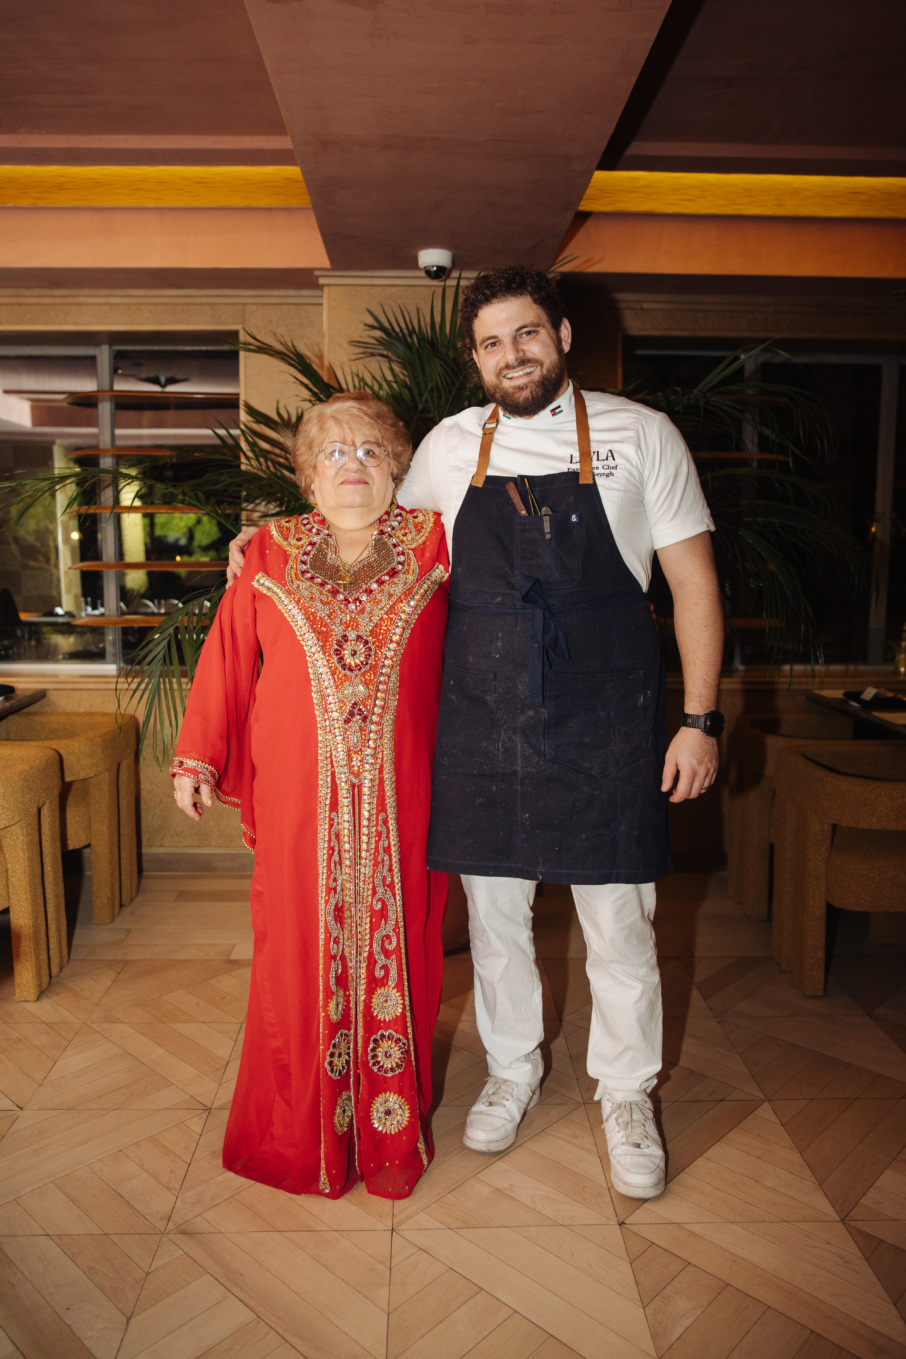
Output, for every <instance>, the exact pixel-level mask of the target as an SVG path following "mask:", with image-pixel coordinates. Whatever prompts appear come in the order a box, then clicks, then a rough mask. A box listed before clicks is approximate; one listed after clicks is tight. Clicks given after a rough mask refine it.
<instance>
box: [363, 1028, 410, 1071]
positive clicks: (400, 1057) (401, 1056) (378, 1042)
mask: <svg viewBox="0 0 906 1359" xmlns="http://www.w3.org/2000/svg"><path fill="white" fill-rule="evenodd" d="M408 1051H409V1043H408V1041H407V1040H406V1039H405V1038H404V1037H403V1035H402V1034H401V1033H394V1032H393V1030H392V1029H381V1031H380V1032H379V1033H376V1034H375V1035H374V1036H373V1038H372V1039H371V1042H370V1043H369V1044H368V1065H369V1066H370V1067H371V1070H372V1071H374V1072H376V1073H377V1074H378V1075H379V1076H398V1075H399V1074H400V1072H401V1071H402V1069H403V1067H404V1066H405V1065H406V1053H407V1052H408Z"/></svg>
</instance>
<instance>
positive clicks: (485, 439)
mask: <svg viewBox="0 0 906 1359" xmlns="http://www.w3.org/2000/svg"><path fill="white" fill-rule="evenodd" d="M499 419H500V413H499V407H497V406H495V407H494V409H493V410H492V411H491V414H490V415H489V416H488V418H487V420H485V422H484V425H483V426H482V430H481V447H480V448H479V450H478V466H477V467H476V469H475V475H474V477H473V478H472V485H473V486H483V485H484V479H485V477H486V476H487V475H488V463H489V462H490V461H491V444H492V443H493V442H494V435H495V433H496V432H497V422H498V420H499Z"/></svg>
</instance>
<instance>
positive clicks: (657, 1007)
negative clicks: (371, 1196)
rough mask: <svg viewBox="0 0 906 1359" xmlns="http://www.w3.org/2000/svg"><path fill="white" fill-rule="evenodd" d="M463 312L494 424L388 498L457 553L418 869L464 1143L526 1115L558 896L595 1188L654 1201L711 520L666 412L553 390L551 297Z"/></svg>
mask: <svg viewBox="0 0 906 1359" xmlns="http://www.w3.org/2000/svg"><path fill="white" fill-rule="evenodd" d="M461 317H462V321H463V325H464V328H465V331H466V336H467V339H468V341H469V344H470V347H471V350H472V357H473V359H474V360H475V363H476V365H477V366H478V371H479V373H480V375H481V380H482V384H483V386H484V389H485V392H486V393H487V396H488V398H489V405H487V406H482V407H472V408H471V409H469V410H466V411H463V412H461V413H460V414H458V415H453V416H450V417H449V418H448V419H446V420H443V421H441V423H440V424H439V425H437V426H436V428H435V429H433V430H432V431H431V433H430V434H429V435H428V436H427V438H426V439H425V440H424V441H423V442H422V444H421V445H420V447H419V449H418V450H417V452H416V454H415V456H414V458H413V461H412V464H411V467H410V470H409V472H408V474H407V476H406V478H405V480H404V482H403V483H402V485H401V486H400V489H399V493H398V497H399V501H400V503H401V504H402V505H405V506H407V507H408V508H422V509H428V510H436V511H439V512H440V513H441V514H442V516H443V519H444V524H445V527H446V534H447V542H448V545H449V548H450V553H451V577H450V618H449V624H448V628H447V639H446V650H445V661H444V689H443V697H442V700H441V711H440V722H439V728H438V740H437V751H436V757H435V765H434V779H433V785H432V807H431V831H430V836H429V842H428V863H429V866H430V867H431V868H434V869H440V870H446V871H448V872H451V873H459V874H461V875H462V880H463V885H464V887H465V892H466V897H467V899H468V905H469V931H470V937H471V949H472V959H473V965H474V969H475V1010H476V1018H477V1024H478V1031H479V1034H480V1036H481V1039H482V1042H483V1043H484V1046H485V1048H486V1050H487V1054H488V1072H489V1077H488V1080H487V1082H486V1084H485V1086H484V1089H483V1090H482V1092H481V1095H480V1096H479V1098H478V1100H477V1102H476V1103H475V1104H474V1105H473V1107H472V1109H471V1111H470V1113H469V1116H468V1119H467V1121H466V1128H465V1133H464V1137H463V1140H464V1142H465V1144H466V1146H467V1147H470V1148H471V1149H472V1150H474V1151H478V1152H491V1153H497V1152H500V1151H503V1150H505V1149H506V1148H507V1147H508V1146H510V1145H511V1144H512V1143H513V1142H514V1141H515V1138H516V1135H517V1131H518V1127H519V1124H520V1122H521V1120H522V1118H523V1116H524V1114H525V1112H526V1110H527V1109H529V1108H531V1107H532V1106H533V1105H535V1104H536V1103H537V1101H538V1098H539V1094H540V1086H541V1079H542V1076H543V1067H544V1064H543V1059H542V1056H541V1052H540V1044H541V1042H542V1040H543V1036H544V1026H543V1020H542V1006H541V981H540V977H539V974H538V968H537V964H536V961H535V952H534V945H533V939H532V903H533V901H534V897H535V891H536V887H537V884H538V882H539V881H542V882H548V883H564V884H569V886H570V887H571V889H572V893H573V898H574V900H575V903H576V910H577V912H578V916H579V920H580V923H581V926H582V931H583V933H584V936H585V942H586V947H587V954H588V957H587V964H586V969H587V973H588V978H589V982H590V985H591V995H592V1019H591V1027H590V1032H589V1043H588V1071H589V1074H590V1075H591V1076H592V1077H593V1078H594V1079H595V1080H596V1081H597V1083H598V1085H597V1093H596V1098H598V1099H600V1100H601V1104H602V1113H603V1124H604V1129H605V1133H606V1138H607V1147H608V1153H609V1156H610V1166H611V1180H612V1183H613V1185H614V1187H615V1188H616V1189H617V1190H618V1191H619V1192H620V1193H623V1194H626V1195H628V1196H630V1197H634V1198H643V1199H644V1198H652V1197H654V1196H655V1195H657V1194H660V1193H661V1192H662V1191H663V1189H664V1184H665V1156H664V1149H663V1145H662V1141H661V1137H660V1134H659V1132H658V1128H657V1124H656V1122H655V1118H654V1109H653V1106H652V1102H651V1095H650V1092H651V1090H652V1089H653V1088H654V1085H655V1083H656V1081H657V1075H658V1072H659V1070H660V1067H661V1039H662V1027H663V1023H662V1009H661V989H660V975H659V972H658V966H657V956H656V948H655V939H654V929H653V917H654V909H655V888H654V883H655V880H656V879H658V878H660V877H663V876H664V875H665V874H667V873H669V872H670V871H671V864H670V853H669V845H668V828H667V802H668V801H671V802H681V801H684V800H685V799H687V798H695V797H698V796H699V795H700V794H701V793H703V792H705V791H707V789H708V788H710V787H711V785H712V784H713V782H714V779H715V777H716V774H717V737H718V736H719V735H720V732H721V730H722V728H723V718H722V716H721V714H720V713H719V712H717V711H716V703H717V689H718V680H719V674H720V664H721V657H722V653H723V610H722V606H721V600H720V594H719V590H718V585H717V577H716V573H715V569H714V559H713V555H712V551H711V541H710V532H711V530H713V527H714V525H713V523H712V521H711V518H710V515H709V513H708V508H707V505H706V504H705V500H704V496H703V495H702V491H701V487H700V486H699V482H698V477H697V474H696V471H695V466H694V464H693V461H692V458H691V456H690V454H689V451H688V449H687V448H686V446H685V444H684V442H683V440H682V438H681V437H680V435H679V433H678V432H677V430H676V429H675V428H674V426H673V425H672V424H671V423H670V421H669V420H668V419H667V418H666V416H664V415H662V414H660V413H658V412H656V411H652V410H650V409H649V408H647V407H645V406H642V405H639V404H637V403H635V402H632V401H627V400H626V399H625V398H623V397H618V396H611V395H609V394H606V393H602V392H582V391H580V390H579V389H578V388H577V387H576V386H575V385H574V384H571V383H570V380H569V378H568V375H567V369H566V354H567V352H568V350H569V347H570V341H571V329H570V325H569V321H568V320H567V319H566V317H565V315H564V312H563V306H562V303H561V301H560V297H559V294H558V292H557V288H556V284H555V282H554V281H553V280H552V279H550V278H549V277H548V276H547V275H545V274H543V273H540V272H538V271H536V270H531V269H526V268H523V267H521V266H516V265H514V266H509V267H507V268H503V269H495V270H491V271H487V272H484V273H482V274H480V275H479V276H478V278H477V279H476V280H475V282H474V283H473V284H472V285H471V286H470V287H469V288H468V289H466V291H465V293H464V294H463V297H462V303H461ZM244 537H245V535H243V538H244ZM241 541H242V540H241V539H240V540H237V542H241ZM654 552H657V555H658V560H659V562H660V565H661V567H662V569H663V572H664V575H665V577H666V579H667V582H668V584H669V586H670V589H671V592H672V595H673V606H674V620H675V628H676V638H677V643H678V646H679V651H680V658H681V661H682V667H683V683H684V709H685V712H684V716H683V725H682V727H681V728H680V730H679V731H678V732H677V733H676V734H675V735H674V736H673V739H672V740H671V741H670V743H669V745H668V742H667V737H666V729H665V721H664V688H665V682H664V672H663V665H662V661H661V655H660V649H659V646H658V641H657V635H656V632H655V629H654V625H653V623H652V619H651V616H650V612H649V607H648V602H647V598H646V594H645V591H646V590H647V588H648V584H649V580H650V575H651V563H652V557H653V554H654ZM231 561H232V563H233V564H234V565H235V564H236V563H237V562H240V561H241V556H240V554H239V553H238V552H237V551H236V545H234V547H233V548H231Z"/></svg>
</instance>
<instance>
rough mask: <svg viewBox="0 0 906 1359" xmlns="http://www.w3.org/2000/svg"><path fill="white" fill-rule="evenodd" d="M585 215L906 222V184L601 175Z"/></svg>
mask: <svg viewBox="0 0 906 1359" xmlns="http://www.w3.org/2000/svg"><path fill="white" fill-rule="evenodd" d="M579 211H580V212H627V213H654V212H657V213H665V214H678V215H691V216H719V217H895V218H896V217H906V179H891V178H877V179H876V178H873V177H870V176H867V175H714V174H677V173H672V172H668V171H664V172H660V171H652V170H598V171H597V172H596V173H595V174H594V175H593V176H592V180H591V184H590V185H589V186H588V188H587V189H586V191H585V197H584V198H583V199H582V202H581V203H580V204H579Z"/></svg>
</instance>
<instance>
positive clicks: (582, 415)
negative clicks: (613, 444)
mask: <svg viewBox="0 0 906 1359" xmlns="http://www.w3.org/2000/svg"><path fill="white" fill-rule="evenodd" d="M573 400H574V401H575V405H576V441H577V443H578V445H579V484H580V485H582V486H590V485H593V484H594V479H595V478H594V472H593V471H592V466H591V436H590V435H589V432H588V411H587V410H586V407H585V397H584V396H583V395H582V393H581V392H580V390H579V388H578V387H577V386H576V384H575V383H573ZM499 420H500V412H499V407H497V406H495V407H494V409H493V410H492V411H491V414H490V415H489V416H488V418H487V420H485V422H484V425H483V426H482V429H481V446H480V447H479V449H478V466H477V467H476V468H475V475H474V476H473V478H472V481H471V485H472V486H483V485H484V479H485V477H486V476H487V474H488V465H489V464H490V461H491V444H492V443H493V442H494V435H495V434H496V432H497V425H498V422H499Z"/></svg>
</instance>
